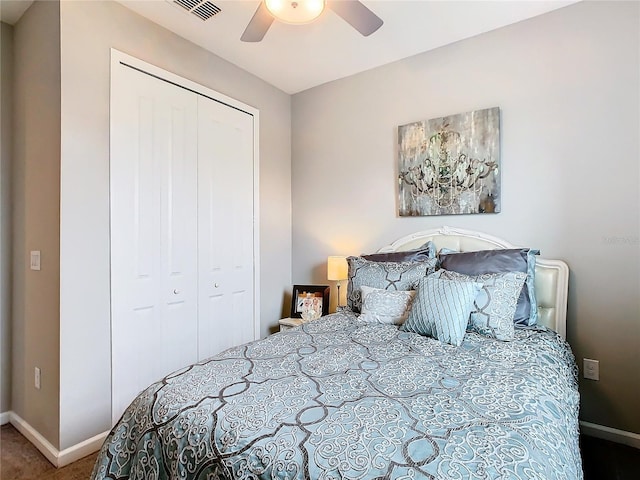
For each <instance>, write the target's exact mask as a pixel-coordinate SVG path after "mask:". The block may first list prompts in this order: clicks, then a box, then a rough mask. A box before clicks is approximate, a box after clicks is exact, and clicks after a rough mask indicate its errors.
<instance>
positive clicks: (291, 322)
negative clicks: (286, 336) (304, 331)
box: [279, 317, 304, 332]
mask: <svg viewBox="0 0 640 480" xmlns="http://www.w3.org/2000/svg"><path fill="white" fill-rule="evenodd" d="M279 323H280V331H281V332H284V331H285V330H289V329H291V328H293V327H298V326H300V325H302V324H303V323H304V322H303V321H302V319H301V318H291V317H289V318H283V319H281V320H280V322H279Z"/></svg>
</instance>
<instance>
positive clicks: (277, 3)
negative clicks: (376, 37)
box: [240, 0, 383, 42]
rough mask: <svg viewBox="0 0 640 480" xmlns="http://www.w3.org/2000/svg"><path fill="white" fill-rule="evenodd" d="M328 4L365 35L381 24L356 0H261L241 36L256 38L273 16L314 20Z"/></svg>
mask: <svg viewBox="0 0 640 480" xmlns="http://www.w3.org/2000/svg"><path fill="white" fill-rule="evenodd" d="M325 7H326V8H329V9H330V10H333V11H334V12H335V13H337V14H338V15H339V16H340V17H342V19H343V20H344V21H346V22H347V23H348V24H349V25H351V26H352V27H353V28H355V29H356V30H357V31H358V32H360V33H361V34H362V35H364V36H365V37H367V36H369V35H371V34H372V33H373V32H375V31H376V30H378V29H379V28H380V27H381V26H382V23H383V22H382V20H381V19H380V17H378V16H377V15H376V14H375V13H373V12H372V11H371V10H369V9H368V8H367V7H365V6H364V5H363V4H362V2H360V1H358V0H297V1H290V0H262V1H261V2H260V5H258V9H257V10H256V13H254V14H253V17H252V18H251V21H250V22H249V24H248V25H247V28H246V29H245V31H244V33H243V34H242V37H240V40H242V41H243V42H259V41H260V40H262V39H263V38H264V36H265V34H266V33H267V30H269V27H270V26H271V24H272V23H273V21H274V20H279V21H281V22H284V23H291V24H296V25H299V24H304V23H310V22H312V21H314V20H315V19H316V18H318V17H319V16H320V14H321V13H322V12H323V11H324V9H325Z"/></svg>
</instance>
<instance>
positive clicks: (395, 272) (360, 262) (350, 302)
mask: <svg viewBox="0 0 640 480" xmlns="http://www.w3.org/2000/svg"><path fill="white" fill-rule="evenodd" d="M436 262H437V260H436V259H435V258H431V259H429V260H425V261H422V262H371V261H369V260H366V259H364V258H362V257H347V265H348V267H349V270H348V271H349V273H348V277H349V285H348V286H347V306H348V307H349V308H350V309H351V311H353V312H355V313H360V308H361V306H362V291H361V290H360V289H361V287H362V286H363V285H365V286H367V287H373V288H381V289H383V290H396V291H401V290H415V287H416V285H417V284H418V282H419V281H420V279H421V278H423V277H425V276H426V275H429V274H431V273H433V272H434V271H435V267H436Z"/></svg>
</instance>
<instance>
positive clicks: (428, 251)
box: [361, 240, 437, 262]
mask: <svg viewBox="0 0 640 480" xmlns="http://www.w3.org/2000/svg"><path fill="white" fill-rule="evenodd" d="M361 256H362V258H364V259H366V260H369V261H372V262H420V261H423V260H429V259H430V258H436V256H437V255H436V246H435V244H434V243H433V242H432V241H431V240H429V241H427V242H425V243H424V244H423V245H420V246H419V247H418V248H416V249H415V250H405V251H404V252H387V253H370V254H367V255H361Z"/></svg>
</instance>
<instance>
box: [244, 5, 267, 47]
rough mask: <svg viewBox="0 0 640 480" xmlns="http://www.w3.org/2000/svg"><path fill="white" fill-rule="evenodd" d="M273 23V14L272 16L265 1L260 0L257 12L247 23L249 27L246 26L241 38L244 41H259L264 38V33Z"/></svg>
mask: <svg viewBox="0 0 640 480" xmlns="http://www.w3.org/2000/svg"><path fill="white" fill-rule="evenodd" d="M272 23H273V16H271V14H270V13H269V10H267V6H266V5H265V4H264V2H260V5H258V8H257V10H256V13H254V14H253V17H251V21H250V22H249V24H248V25H247V28H245V30H244V33H243V34H242V36H241V37H240V40H242V41H243V42H259V41H260V40H262V39H263V38H264V35H265V34H266V33H267V30H269V27H270V26H271V24H272Z"/></svg>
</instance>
